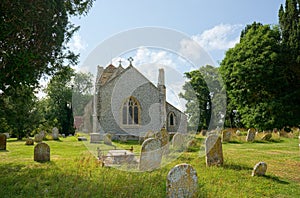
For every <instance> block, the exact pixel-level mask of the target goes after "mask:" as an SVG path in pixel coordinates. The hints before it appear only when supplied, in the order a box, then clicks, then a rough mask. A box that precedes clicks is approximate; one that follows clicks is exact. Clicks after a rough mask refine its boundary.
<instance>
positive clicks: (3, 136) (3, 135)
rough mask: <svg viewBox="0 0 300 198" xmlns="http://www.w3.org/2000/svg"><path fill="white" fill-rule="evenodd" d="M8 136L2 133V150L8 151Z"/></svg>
mask: <svg viewBox="0 0 300 198" xmlns="http://www.w3.org/2000/svg"><path fill="white" fill-rule="evenodd" d="M6 138H7V137H6V135H5V134H3V133H0V150H6Z"/></svg>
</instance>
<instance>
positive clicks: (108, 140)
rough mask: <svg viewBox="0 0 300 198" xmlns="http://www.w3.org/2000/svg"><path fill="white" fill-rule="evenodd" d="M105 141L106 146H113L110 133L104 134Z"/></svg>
mask: <svg viewBox="0 0 300 198" xmlns="http://www.w3.org/2000/svg"><path fill="white" fill-rule="evenodd" d="M103 141H104V144H107V145H112V141H111V134H109V133H106V134H104V136H103Z"/></svg>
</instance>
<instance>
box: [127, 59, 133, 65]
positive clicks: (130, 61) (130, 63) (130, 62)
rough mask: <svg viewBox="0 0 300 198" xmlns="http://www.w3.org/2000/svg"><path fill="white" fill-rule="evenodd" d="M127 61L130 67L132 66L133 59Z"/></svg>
mask: <svg viewBox="0 0 300 198" xmlns="http://www.w3.org/2000/svg"><path fill="white" fill-rule="evenodd" d="M127 60H128V61H129V66H132V61H133V58H132V57H129V58H128V59H127Z"/></svg>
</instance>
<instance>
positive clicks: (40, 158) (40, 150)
mask: <svg viewBox="0 0 300 198" xmlns="http://www.w3.org/2000/svg"><path fill="white" fill-rule="evenodd" d="M34 161H36V162H48V161H50V147H49V145H48V144H46V143H44V142H41V143H38V144H37V145H36V146H35V147H34Z"/></svg>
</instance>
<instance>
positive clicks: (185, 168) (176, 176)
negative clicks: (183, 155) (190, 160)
mask: <svg viewBox="0 0 300 198" xmlns="http://www.w3.org/2000/svg"><path fill="white" fill-rule="evenodd" d="M197 186H198V176H197V172H196V170H195V169H194V168H193V167H192V166H191V165H189V164H185V163H183V164H178V165H176V166H175V167H174V168H172V169H171V170H170V172H169V173H168V176H167V197H170V198H177V197H196V194H197Z"/></svg>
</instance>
